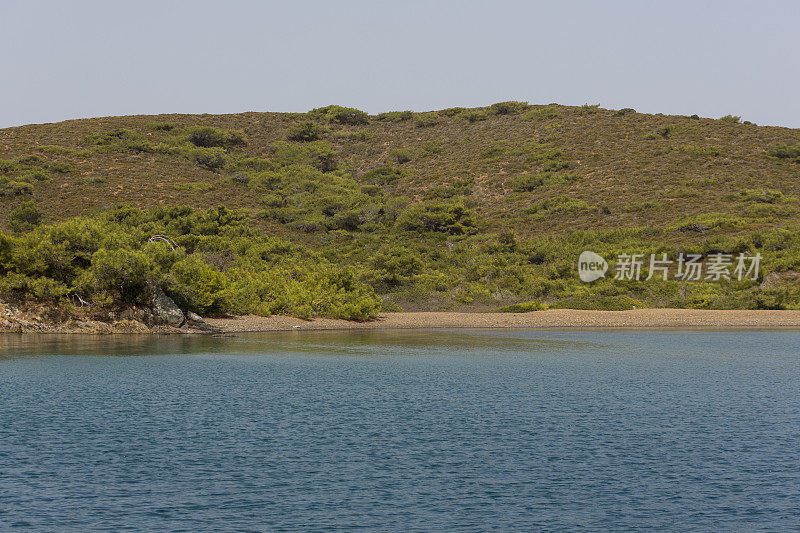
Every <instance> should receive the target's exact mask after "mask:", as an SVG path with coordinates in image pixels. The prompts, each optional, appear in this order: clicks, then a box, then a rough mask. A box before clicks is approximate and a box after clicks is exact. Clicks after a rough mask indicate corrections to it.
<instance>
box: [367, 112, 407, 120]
mask: <svg viewBox="0 0 800 533" xmlns="http://www.w3.org/2000/svg"><path fill="white" fill-rule="evenodd" d="M375 118H377V119H378V120H383V121H386V122H404V121H406V120H411V119H413V118H414V112H413V111H389V112H387V113H380V114H379V115H378V116H377V117H375Z"/></svg>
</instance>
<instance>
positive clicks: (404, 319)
mask: <svg viewBox="0 0 800 533" xmlns="http://www.w3.org/2000/svg"><path fill="white" fill-rule="evenodd" d="M204 320H205V322H206V324H208V325H209V326H211V328H213V329H214V330H216V332H217V333H222V334H225V333H260V332H269V331H326V330H338V331H342V330H378V329H458V328H473V329H481V328H484V329H525V328H529V329H550V328H588V329H593V328H598V329H599V328H629V329H660V328H679V329H691V328H722V329H737V328H774V329H785V328H798V329H800V310H757V311H752V310H738V309H737V310H706V309H633V310H629V311H587V310H578V309H548V310H545V311H531V312H528V313H477V312H472V313H470V312H467V313H463V312H462V313H458V312H449V311H420V312H398V313H381V314H380V315H379V316H378V318H377V319H376V320H373V321H370V322H349V321H347V320H340V319H332V318H315V319H311V320H303V319H300V318H294V317H287V316H271V317H261V316H255V315H245V316H238V317H231V318H207V319H204Z"/></svg>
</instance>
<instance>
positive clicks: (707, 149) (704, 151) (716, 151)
mask: <svg viewBox="0 0 800 533" xmlns="http://www.w3.org/2000/svg"><path fill="white" fill-rule="evenodd" d="M679 150H681V151H682V152H686V153H687V154H691V155H696V156H703V157H718V156H719V155H720V154H721V153H722V148H721V147H720V146H716V145H705V146H703V145H697V144H689V145H686V146H681V147H680V148H679Z"/></svg>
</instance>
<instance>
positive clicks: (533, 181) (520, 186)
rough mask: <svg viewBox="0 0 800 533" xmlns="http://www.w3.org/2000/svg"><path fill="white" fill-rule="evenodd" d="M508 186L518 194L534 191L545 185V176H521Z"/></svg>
mask: <svg viewBox="0 0 800 533" xmlns="http://www.w3.org/2000/svg"><path fill="white" fill-rule="evenodd" d="M508 185H509V187H511V189H513V190H515V191H517V192H524V191H532V190H534V189H536V188H537V187H541V186H542V185H544V176H543V175H542V174H521V175H519V176H514V177H512V178H511V179H510V180H508Z"/></svg>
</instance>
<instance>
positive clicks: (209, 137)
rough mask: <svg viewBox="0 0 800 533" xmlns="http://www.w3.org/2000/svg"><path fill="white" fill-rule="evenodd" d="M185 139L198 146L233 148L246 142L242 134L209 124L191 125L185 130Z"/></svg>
mask: <svg viewBox="0 0 800 533" xmlns="http://www.w3.org/2000/svg"><path fill="white" fill-rule="evenodd" d="M186 139H187V140H188V141H189V142H190V143H192V144H193V145H195V146H197V147H200V148H226V149H229V148H233V147H235V146H242V145H245V144H247V143H246V142H245V138H244V134H243V133H242V132H240V131H236V130H222V129H219V128H213V127H211V126H193V127H191V128H188V129H187V130H186Z"/></svg>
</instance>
